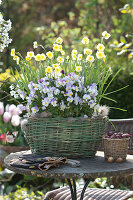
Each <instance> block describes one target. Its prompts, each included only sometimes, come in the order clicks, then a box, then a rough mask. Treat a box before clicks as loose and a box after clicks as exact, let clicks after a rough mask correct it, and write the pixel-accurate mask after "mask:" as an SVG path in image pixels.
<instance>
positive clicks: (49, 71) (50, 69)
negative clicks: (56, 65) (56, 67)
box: [45, 66, 53, 73]
mask: <svg viewBox="0 0 133 200" xmlns="http://www.w3.org/2000/svg"><path fill="white" fill-rule="evenodd" d="M52 71H53V70H52V67H50V66H48V67H47V68H46V69H45V72H46V73H51V72H52Z"/></svg>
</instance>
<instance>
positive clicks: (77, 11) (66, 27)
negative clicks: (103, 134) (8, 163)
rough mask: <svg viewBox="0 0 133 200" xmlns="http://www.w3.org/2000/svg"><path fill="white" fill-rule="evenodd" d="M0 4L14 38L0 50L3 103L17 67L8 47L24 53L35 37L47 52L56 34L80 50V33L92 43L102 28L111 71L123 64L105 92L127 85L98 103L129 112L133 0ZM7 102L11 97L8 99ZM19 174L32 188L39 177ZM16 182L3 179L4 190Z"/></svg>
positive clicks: (132, 105)
mask: <svg viewBox="0 0 133 200" xmlns="http://www.w3.org/2000/svg"><path fill="white" fill-rule="evenodd" d="M127 4H128V5H127ZM0 9H1V12H2V13H3V14H4V17H5V19H10V20H11V21H12V29H11V31H10V37H11V38H12V43H11V44H10V45H9V47H8V48H6V49H5V51H4V52H3V53H1V55H0V56H1V58H0V81H5V80H6V79H7V78H8V77H9V79H8V81H6V83H5V84H4V85H3V86H2V88H1V91H0V99H2V100H0V101H3V102H4V104H5V105H6V104H7V103H9V96H7V97H6V98H5V96H6V94H7V93H9V82H11V81H12V75H11V71H10V70H11V67H12V68H15V67H16V66H15V62H14V61H12V58H11V56H10V50H11V49H12V48H15V49H16V51H18V52H20V53H21V54H22V55H23V56H26V52H27V51H29V50H33V42H34V41H37V42H38V43H40V44H42V45H43V46H45V49H46V50H47V51H48V50H51V48H50V47H51V43H53V42H54V41H55V38H56V37H57V36H61V37H62V38H63V39H64V45H65V48H66V49H67V50H69V49H70V48H71V49H73V48H77V49H78V48H80V41H81V38H82V37H83V36H85V35H87V36H88V38H89V39H90V40H92V41H93V43H94V44H95V43H97V42H98V41H100V40H99V39H98V38H100V36H101V34H102V32H103V31H104V30H106V31H107V32H109V33H110V34H111V38H110V40H109V42H108V44H107V50H106V51H107V52H106V54H107V59H108V62H107V63H108V65H109V67H111V69H112V71H113V74H114V73H115V72H116V71H117V70H118V69H119V68H121V67H122V70H121V72H120V74H119V75H118V76H117V77H116V78H115V80H114V81H113V82H112V83H111V85H110V88H109V90H108V92H110V91H113V90H117V89H119V88H121V87H124V86H127V85H128V87H127V88H125V89H123V90H122V91H121V92H117V93H114V94H110V97H111V98H114V99H115V100H116V103H115V102H112V101H108V100H107V99H104V100H102V103H103V104H107V105H109V106H110V107H119V108H122V109H126V110H127V111H126V112H124V111H121V110H117V109H111V111H110V115H109V117H110V118H113V119H115V118H116V119H120V118H123V119H124V118H132V117H133V53H132V52H133V37H132V36H133V35H132V34H133V26H132V24H133V1H132V0H119V1H115V0H111V1H108V0H93V1H91V0H67V1H63V0H54V1H45V0H28V1H27V0H19V1H18V0H5V1H3V4H2V5H1V8H0ZM38 52H39V50H38ZM3 91H4V92H3ZM10 103H15V102H14V101H11V102H10ZM1 123H2V122H1ZM23 178H24V179H25V180H26V181H27V183H28V184H29V182H30V181H32V182H33V185H34V186H35V187H36V184H37V183H38V184H39V183H40V180H38V179H37V180H38V182H37V181H36V179H35V178H31V177H26V176H25V177H23ZM35 182H36V183H35ZM42 182H43V181H42ZM16 183H18V185H21V186H23V185H24V181H23V179H22V177H21V176H20V178H19V179H18V180H16V179H15V180H11V182H10V183H9V182H7V183H6V184H5V189H4V192H6V193H9V191H13V190H14V191H15V188H16V186H15V184H16ZM99 183H100V181H99ZM28 184H27V185H28ZM27 185H24V186H27ZM40 185H41V184H40ZM48 185H50V186H51V185H52V182H51V180H46V183H45V185H43V184H42V186H40V187H39V188H38V190H39V189H42V188H43V187H44V188H45V186H48ZM52 187H53V185H52ZM40 195H41V194H40Z"/></svg>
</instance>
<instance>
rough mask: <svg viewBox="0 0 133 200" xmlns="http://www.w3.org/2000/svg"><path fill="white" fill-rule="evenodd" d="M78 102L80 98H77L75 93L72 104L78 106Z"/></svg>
mask: <svg viewBox="0 0 133 200" xmlns="http://www.w3.org/2000/svg"><path fill="white" fill-rule="evenodd" d="M79 101H80V98H79V97H78V94H77V93H76V94H75V97H74V104H75V105H78V103H79Z"/></svg>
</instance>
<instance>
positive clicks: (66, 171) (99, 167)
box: [4, 151, 133, 200]
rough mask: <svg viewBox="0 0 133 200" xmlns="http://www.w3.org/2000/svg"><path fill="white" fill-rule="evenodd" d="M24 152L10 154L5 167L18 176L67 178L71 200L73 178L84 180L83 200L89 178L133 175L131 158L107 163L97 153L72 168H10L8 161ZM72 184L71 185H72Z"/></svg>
mask: <svg viewBox="0 0 133 200" xmlns="http://www.w3.org/2000/svg"><path fill="white" fill-rule="evenodd" d="M25 153H26V151H21V152H17V153H11V154H10V155H8V156H7V157H6V158H5V161H4V162H5V166H6V167H7V168H8V169H10V170H11V171H14V172H16V173H19V174H25V175H31V176H39V177H40V176H42V177H51V178H52V177H54V178H55V177H58V178H62V179H63V178H67V181H68V184H69V187H70V190H71V196H72V200H76V199H77V197H76V182H75V178H85V179H86V183H85V185H84V187H83V190H82V192H81V198H80V200H83V197H84V193H85V190H86V188H87V186H88V184H89V180H90V179H89V178H90V177H92V178H97V177H111V176H115V175H122V174H123V175H124V174H132V173H133V156H132V155H128V156H127V160H126V161H125V162H123V163H116V162H115V163H108V162H107V161H106V160H105V159H104V154H103V152H97V154H96V156H95V157H94V158H87V159H77V160H78V161H80V166H79V167H75V168H72V167H70V166H67V165H63V166H61V167H60V168H53V169H50V170H48V171H40V170H33V169H24V168H17V167H12V166H11V165H10V161H11V160H13V159H17V158H18V157H19V156H21V155H23V154H25ZM71 179H72V181H71ZM72 182H73V183H72Z"/></svg>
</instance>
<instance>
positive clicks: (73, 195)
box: [67, 179, 90, 200]
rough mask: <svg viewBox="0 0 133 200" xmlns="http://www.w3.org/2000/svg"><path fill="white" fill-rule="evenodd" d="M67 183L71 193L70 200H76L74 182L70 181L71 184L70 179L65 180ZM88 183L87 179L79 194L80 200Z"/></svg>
mask: <svg viewBox="0 0 133 200" xmlns="http://www.w3.org/2000/svg"><path fill="white" fill-rule="evenodd" d="M67 182H68V185H69V188H70V191H71V198H72V200H77V190H76V182H75V180H74V179H72V182H73V183H71V179H67ZM89 182H90V179H87V180H86V182H85V185H84V187H83V190H82V192H81V196H80V200H83V198H84V194H85V191H86V188H87V186H88V185H89Z"/></svg>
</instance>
